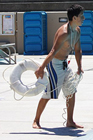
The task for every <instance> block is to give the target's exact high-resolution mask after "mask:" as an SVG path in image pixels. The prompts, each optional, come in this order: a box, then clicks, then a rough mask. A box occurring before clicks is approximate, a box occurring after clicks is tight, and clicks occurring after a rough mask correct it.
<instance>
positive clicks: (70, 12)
mask: <svg viewBox="0 0 93 140" xmlns="http://www.w3.org/2000/svg"><path fill="white" fill-rule="evenodd" d="M82 11H84V8H83V7H82V6H81V5H77V4H76V5H72V6H70V7H69V8H68V9H67V16H68V20H69V21H72V18H73V16H77V17H78V15H79V14H80V12H82Z"/></svg>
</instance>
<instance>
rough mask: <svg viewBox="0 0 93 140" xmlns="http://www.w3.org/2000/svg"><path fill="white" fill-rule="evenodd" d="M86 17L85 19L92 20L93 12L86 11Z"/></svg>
mask: <svg viewBox="0 0 93 140" xmlns="http://www.w3.org/2000/svg"><path fill="white" fill-rule="evenodd" d="M84 16H85V19H86V18H88V19H92V18H93V13H92V11H85V12H84Z"/></svg>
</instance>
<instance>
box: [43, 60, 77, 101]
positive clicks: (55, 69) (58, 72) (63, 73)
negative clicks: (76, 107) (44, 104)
mask: <svg viewBox="0 0 93 140" xmlns="http://www.w3.org/2000/svg"><path fill="white" fill-rule="evenodd" d="M46 69H47V71H48V76H49V84H48V85H47V87H46V89H45V91H44V93H43V96H42V98H44V99H57V98H58V96H59V93H60V91H61V89H62V91H63V95H64V96H65V97H67V96H68V95H73V94H74V93H76V92H77V90H76V87H75V84H74V76H73V72H72V70H71V68H69V67H68V64H67V60H59V59H56V58H53V60H52V61H51V62H50V63H49V64H48V65H47V67H46Z"/></svg>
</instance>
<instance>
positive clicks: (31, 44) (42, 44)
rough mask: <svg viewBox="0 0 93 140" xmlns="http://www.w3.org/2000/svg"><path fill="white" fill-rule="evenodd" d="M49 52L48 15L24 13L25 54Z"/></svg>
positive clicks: (44, 13)
mask: <svg viewBox="0 0 93 140" xmlns="http://www.w3.org/2000/svg"><path fill="white" fill-rule="evenodd" d="M46 52H47V14H46V12H43V11H41V12H40V11H36V12H26V13H24V54H44V53H46Z"/></svg>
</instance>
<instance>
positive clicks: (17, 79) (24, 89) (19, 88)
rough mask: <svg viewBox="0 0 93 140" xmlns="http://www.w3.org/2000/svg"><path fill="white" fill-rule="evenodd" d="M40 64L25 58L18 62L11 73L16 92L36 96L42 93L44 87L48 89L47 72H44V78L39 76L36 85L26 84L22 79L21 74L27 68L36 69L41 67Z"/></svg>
mask: <svg viewBox="0 0 93 140" xmlns="http://www.w3.org/2000/svg"><path fill="white" fill-rule="evenodd" d="M39 66H40V64H39V63H37V62H35V61H33V60H30V59H25V60H24V61H21V62H19V63H18V64H16V65H15V66H14V67H13V70H12V72H11V74H10V87H11V89H13V90H14V91H15V92H16V93H18V94H20V95H22V96H24V95H25V96H35V95H37V94H39V93H41V92H42V91H43V90H44V89H46V86H47V85H48V82H49V80H48V76H47V73H46V72H44V76H43V79H41V78H40V77H39V78H38V79H37V81H36V82H35V83H34V85H31V86H28V85H24V84H23V83H22V81H21V75H22V73H23V72H25V71H27V70H32V71H36V70H37V69H38V68H39Z"/></svg>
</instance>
